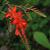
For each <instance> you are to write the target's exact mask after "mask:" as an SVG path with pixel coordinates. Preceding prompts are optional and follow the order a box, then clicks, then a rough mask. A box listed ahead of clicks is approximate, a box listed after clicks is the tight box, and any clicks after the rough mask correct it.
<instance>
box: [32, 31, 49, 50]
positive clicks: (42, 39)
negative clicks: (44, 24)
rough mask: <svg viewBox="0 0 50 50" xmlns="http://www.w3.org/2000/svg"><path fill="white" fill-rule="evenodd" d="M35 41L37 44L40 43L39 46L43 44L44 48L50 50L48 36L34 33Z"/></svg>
mask: <svg viewBox="0 0 50 50" xmlns="http://www.w3.org/2000/svg"><path fill="white" fill-rule="evenodd" d="M33 37H34V39H35V41H36V42H38V43H39V44H41V45H42V46H44V47H46V48H49V49H50V43H49V41H48V39H47V37H46V35H45V34H44V33H42V32H34V35H33Z"/></svg>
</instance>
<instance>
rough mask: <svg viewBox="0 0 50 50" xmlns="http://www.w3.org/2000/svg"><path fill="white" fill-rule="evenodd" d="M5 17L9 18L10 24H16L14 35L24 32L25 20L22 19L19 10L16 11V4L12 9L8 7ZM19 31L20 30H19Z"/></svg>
mask: <svg viewBox="0 0 50 50" xmlns="http://www.w3.org/2000/svg"><path fill="white" fill-rule="evenodd" d="M5 16H6V18H11V19H13V20H10V21H11V24H14V25H15V26H16V31H15V34H16V36H18V35H20V34H21V33H22V34H24V32H25V29H26V27H27V22H26V20H25V19H23V18H22V17H23V14H22V12H21V11H18V12H17V11H16V6H15V7H14V8H13V9H10V8H8V12H7V13H6V15H5ZM20 31H21V32H20Z"/></svg>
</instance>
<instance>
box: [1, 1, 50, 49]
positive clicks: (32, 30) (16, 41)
mask: <svg viewBox="0 0 50 50" xmlns="http://www.w3.org/2000/svg"><path fill="white" fill-rule="evenodd" d="M8 1H9V4H10V5H12V4H13V5H18V6H21V5H22V8H21V10H22V11H23V13H24V15H25V16H24V18H25V19H26V20H27V19H29V18H28V17H27V16H26V14H27V12H26V11H25V10H26V9H27V8H28V7H29V8H30V7H33V6H35V7H36V8H39V10H40V11H42V12H43V13H45V15H46V16H47V17H46V18H44V17H42V16H39V15H38V14H36V13H34V12H32V11H29V15H30V18H31V19H29V20H28V21H27V22H28V27H27V29H26V33H27V34H26V36H27V38H28V39H29V44H30V47H31V50H38V49H39V50H42V48H43V47H44V48H43V50H46V49H48V48H49V47H48V45H47V44H48V42H49V44H50V15H49V13H50V9H49V13H48V9H47V8H48V7H50V0H8ZM5 3H6V0H1V1H0V30H2V32H4V36H3V37H0V47H1V46H3V45H6V46H8V48H11V49H10V50H22V49H23V50H25V46H24V44H22V43H21V42H22V41H21V39H20V37H16V36H15V26H12V27H13V29H14V30H12V32H9V31H8V28H9V20H10V19H6V18H5V14H4V13H5V12H7V11H8V5H7V4H5ZM44 10H45V11H44ZM3 18H5V19H3ZM7 22H8V23H7ZM2 25H3V26H2ZM36 31H38V32H36ZM0 32H1V31H0ZM7 32H8V33H9V35H8V36H9V37H8V36H7V35H6V33H7ZM41 32H42V33H41ZM41 37H42V39H41ZM46 37H47V38H46ZM33 41H36V43H37V44H40V45H42V46H43V47H42V46H40V47H41V49H40V47H39V48H37V49H36V46H35V47H33V46H34V45H33V43H35V42H33ZM37 46H39V45H37ZM48 50H49V49H48Z"/></svg>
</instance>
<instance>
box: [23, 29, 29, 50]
mask: <svg viewBox="0 0 50 50" xmlns="http://www.w3.org/2000/svg"><path fill="white" fill-rule="evenodd" d="M22 36H23V39H24V44H25V46H26V49H27V50H30V45H29V42H28V39H27V37H26V34H25V31H24V30H23V29H22Z"/></svg>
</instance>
